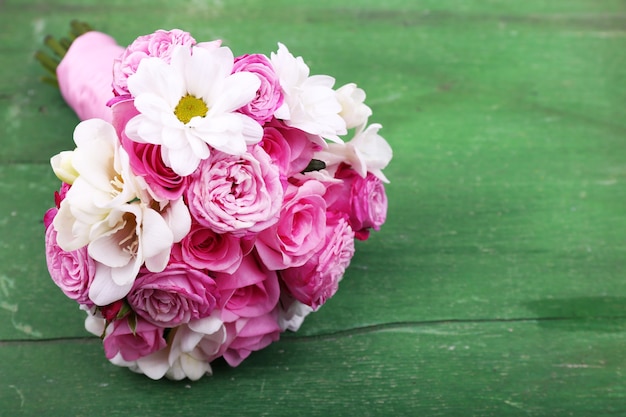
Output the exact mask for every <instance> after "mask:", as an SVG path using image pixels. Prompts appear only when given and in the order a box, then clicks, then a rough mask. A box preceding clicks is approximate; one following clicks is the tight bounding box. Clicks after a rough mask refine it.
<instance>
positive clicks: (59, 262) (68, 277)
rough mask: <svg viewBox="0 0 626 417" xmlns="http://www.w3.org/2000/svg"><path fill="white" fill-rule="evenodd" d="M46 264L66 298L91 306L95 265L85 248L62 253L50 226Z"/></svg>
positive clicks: (47, 238) (47, 232)
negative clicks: (90, 295)
mask: <svg viewBox="0 0 626 417" xmlns="http://www.w3.org/2000/svg"><path fill="white" fill-rule="evenodd" d="M51 210H56V209H51ZM46 262H47V264H48V271H49V272H50V276H51V277H52V280H53V281H54V283H55V284H56V285H57V286H58V287H59V288H60V289H61V291H63V293H64V294H65V295H66V296H67V297H69V298H71V299H72V300H75V301H76V302H77V303H79V304H84V305H87V306H93V302H92V301H91V300H90V299H89V296H88V294H89V286H90V285H91V282H92V281H93V277H94V275H95V273H96V265H95V261H94V260H93V259H91V257H90V256H89V255H88V254H87V247H86V246H84V247H82V248H80V249H77V250H74V251H71V252H67V251H64V250H63V249H61V247H60V246H59V245H58V244H57V232H56V230H55V229H54V226H52V225H51V224H50V225H49V226H48V228H47V229H46Z"/></svg>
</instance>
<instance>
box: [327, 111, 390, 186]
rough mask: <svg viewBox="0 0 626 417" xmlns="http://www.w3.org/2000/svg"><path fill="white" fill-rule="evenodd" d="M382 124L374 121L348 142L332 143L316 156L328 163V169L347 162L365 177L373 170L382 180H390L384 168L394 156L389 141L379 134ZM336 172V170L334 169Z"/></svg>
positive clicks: (358, 131)
mask: <svg viewBox="0 0 626 417" xmlns="http://www.w3.org/2000/svg"><path fill="white" fill-rule="evenodd" d="M381 128H382V126H381V125H380V124H378V123H374V124H372V125H370V126H368V127H367V128H366V129H364V130H357V132H356V134H355V135H354V137H353V138H352V140H350V141H349V142H346V143H331V144H329V145H328V148H327V149H325V150H322V151H320V152H318V153H316V154H315V158H317V159H320V160H322V161H324V162H325V163H326V166H327V169H329V170H331V168H332V167H335V168H336V167H337V166H338V165H339V164H340V163H342V162H345V163H346V164H348V165H350V166H352V169H354V170H355V171H356V172H358V173H359V175H360V176H361V177H363V178H365V176H366V175H367V173H368V172H371V173H372V174H374V175H375V176H376V177H378V178H379V179H380V180H381V181H384V182H389V180H388V179H387V177H385V175H384V174H383V172H382V170H383V169H384V168H385V167H386V166H387V165H388V164H389V161H391V158H392V156H393V152H392V150H391V146H389V143H387V141H386V140H385V139H384V138H383V137H382V136H380V135H379V134H378V131H379V130H380V129H381ZM333 172H334V171H333Z"/></svg>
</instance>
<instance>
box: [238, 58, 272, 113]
mask: <svg viewBox="0 0 626 417" xmlns="http://www.w3.org/2000/svg"><path fill="white" fill-rule="evenodd" d="M240 71H247V72H251V73H253V74H255V75H256V76H257V77H258V78H259V80H261V86H260V87H259V89H258V90H257V93H256V97H255V98H254V99H253V100H252V101H251V102H250V103H248V104H246V105H245V106H243V107H241V108H240V109H239V112H240V113H243V114H245V115H247V116H250V117H251V118H253V119H254V120H256V121H257V122H259V124H261V125H262V124H264V123H266V122H269V121H270V120H272V117H273V116H274V113H275V112H276V110H277V109H278V108H279V107H280V106H282V104H283V91H282V88H281V87H280V82H279V80H278V76H277V75H276V73H275V72H274V67H272V63H271V62H270V60H269V59H267V57H266V56H265V55H262V54H251V55H243V56H240V57H237V58H235V65H234V66H233V73H236V72H240Z"/></svg>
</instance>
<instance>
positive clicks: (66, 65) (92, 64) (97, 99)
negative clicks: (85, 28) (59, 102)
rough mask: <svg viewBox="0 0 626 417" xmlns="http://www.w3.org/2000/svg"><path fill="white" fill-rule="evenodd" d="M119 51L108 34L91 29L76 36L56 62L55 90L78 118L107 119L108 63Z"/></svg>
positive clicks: (109, 80)
mask: <svg viewBox="0 0 626 417" xmlns="http://www.w3.org/2000/svg"><path fill="white" fill-rule="evenodd" d="M123 50H124V48H122V47H121V46H119V45H118V44H117V43H116V42H115V39H113V38H112V37H110V36H109V35H106V34H104V33H100V32H95V31H91V32H87V33H85V34H84V35H81V36H79V37H78V38H76V39H75V40H74V42H72V45H71V46H70V48H69V49H68V51H67V53H66V54H65V56H64V57H63V59H62V60H61V62H60V63H59V66H58V67H57V71H56V72H57V79H58V80H59V90H60V91H61V95H62V96H63V98H64V99H65V101H66V102H67V104H68V105H69V106H70V107H71V108H72V109H73V110H74V112H75V113H76V115H77V116H78V118H79V119H80V120H87V119H91V118H99V119H103V120H106V121H107V122H110V121H111V109H109V108H108V107H107V102H108V101H109V100H110V99H111V98H112V97H113V92H112V90H111V82H112V81H113V75H112V74H111V66H112V65H113V60H114V59H115V58H116V57H118V56H119V55H120V54H121V53H122V51H123Z"/></svg>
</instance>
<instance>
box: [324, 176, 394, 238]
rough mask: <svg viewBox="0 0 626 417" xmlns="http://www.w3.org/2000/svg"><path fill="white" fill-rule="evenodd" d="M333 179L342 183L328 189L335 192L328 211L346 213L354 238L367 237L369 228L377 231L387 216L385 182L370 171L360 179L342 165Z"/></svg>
mask: <svg viewBox="0 0 626 417" xmlns="http://www.w3.org/2000/svg"><path fill="white" fill-rule="evenodd" d="M335 178H338V179H341V180H342V181H343V183H342V184H341V186H339V187H338V186H333V187H332V188H329V193H334V194H335V195H334V196H333V197H332V198H333V200H334V201H333V202H332V203H330V204H329V210H332V211H339V212H343V213H345V214H347V215H348V219H349V222H350V226H351V227H352V229H353V230H354V231H355V233H356V238H357V239H359V240H366V239H367V238H368V237H369V233H370V229H374V230H380V226H382V224H383V223H385V220H386V218H387V194H385V187H384V184H383V182H382V181H381V180H380V179H379V178H378V177H376V176H374V175H373V174H372V173H369V172H368V173H367V176H366V177H365V178H363V177H361V176H360V175H359V174H358V173H357V172H356V171H354V170H353V169H351V168H350V167H348V166H347V165H345V164H342V165H340V166H339V169H338V170H337V172H336V173H335ZM327 200H328V199H327Z"/></svg>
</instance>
